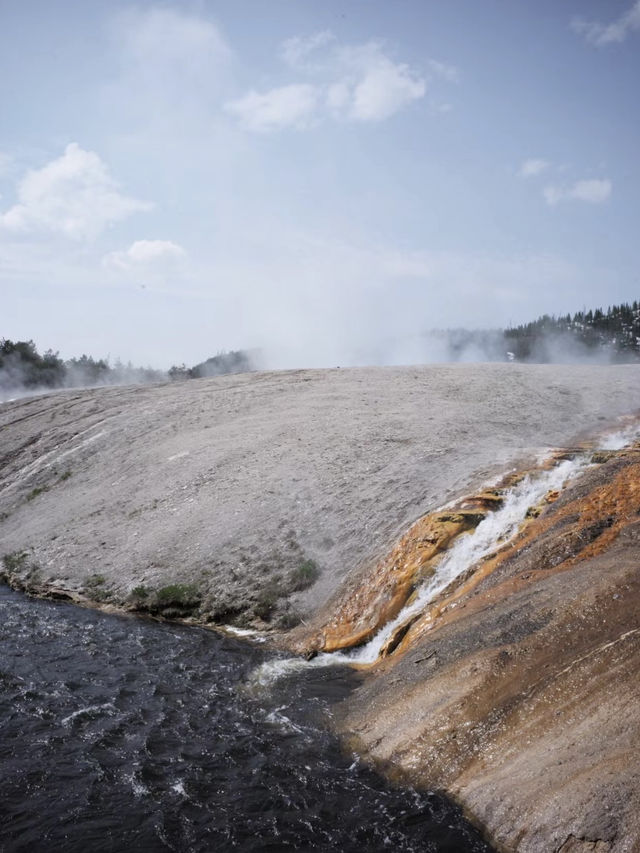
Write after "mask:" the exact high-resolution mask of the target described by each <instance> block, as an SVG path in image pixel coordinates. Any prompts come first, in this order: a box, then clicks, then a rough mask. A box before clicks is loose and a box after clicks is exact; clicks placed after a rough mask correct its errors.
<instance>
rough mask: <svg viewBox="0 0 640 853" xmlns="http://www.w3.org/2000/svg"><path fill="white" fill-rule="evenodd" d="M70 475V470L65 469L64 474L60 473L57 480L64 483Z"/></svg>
mask: <svg viewBox="0 0 640 853" xmlns="http://www.w3.org/2000/svg"><path fill="white" fill-rule="evenodd" d="M70 476H71V471H65V472H64V474H61V475H60V479H59V480H58V482H59V483H64V481H65V480H68V479H69V477H70Z"/></svg>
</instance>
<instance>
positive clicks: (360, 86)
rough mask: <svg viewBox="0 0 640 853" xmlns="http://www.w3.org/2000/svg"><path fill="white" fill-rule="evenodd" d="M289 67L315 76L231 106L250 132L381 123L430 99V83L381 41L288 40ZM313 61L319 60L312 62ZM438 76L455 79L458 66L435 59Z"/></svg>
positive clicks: (326, 34)
mask: <svg viewBox="0 0 640 853" xmlns="http://www.w3.org/2000/svg"><path fill="white" fill-rule="evenodd" d="M281 55H282V57H283V58H284V60H285V62H286V63H287V65H289V67H291V68H294V69H295V70H296V71H298V72H299V73H303V74H305V75H307V77H310V78H311V81H312V82H310V83H292V84H290V85H287V86H281V87H278V88H275V89H271V90H269V91H267V92H262V93H261V92H256V91H255V90H251V91H250V92H248V93H247V94H246V95H244V96H243V97H241V98H239V99H238V100H235V101H232V102H231V103H228V104H227V105H226V109H227V111H228V112H230V113H232V114H234V115H235V116H236V117H237V118H238V119H239V120H240V122H241V124H243V125H244V127H245V128H247V129H248V130H253V131H265V130H276V129H281V128H284V127H296V128H301V127H308V126H309V125H311V124H314V123H317V122H318V121H320V120H322V119H327V118H334V119H340V120H343V121H364V122H376V121H382V120H384V119H387V118H389V117H390V116H392V115H394V114H395V113H397V112H398V111H399V110H401V109H403V108H404V107H406V106H408V105H409V104H410V103H411V102H412V101H415V100H419V99H420V98H422V97H424V94H425V92H426V89H427V79H426V77H425V76H423V75H422V74H420V73H419V72H417V71H414V70H413V69H411V68H410V67H409V66H408V65H407V64H405V63H402V62H395V61H393V60H392V59H390V58H389V56H387V54H386V53H385V52H384V51H383V49H382V46H381V45H380V44H378V43H377V42H368V43H366V44H361V45H339V44H337V42H336V40H335V36H333V34H332V33H330V32H329V31H323V32H321V33H316V34H315V35H313V36H310V37H308V38H303V37H301V36H296V37H294V38H291V39H288V40H287V41H286V42H284V44H283V46H282V49H281ZM311 57H312V58H313V61H311ZM430 68H431V71H432V73H433V75H435V76H439V77H443V78H445V79H449V80H452V79H454V77H455V76H457V71H456V69H454V67H453V66H450V65H445V64H444V63H441V62H435V61H433V63H432V65H431V66H430Z"/></svg>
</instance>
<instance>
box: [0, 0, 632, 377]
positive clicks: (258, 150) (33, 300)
mask: <svg viewBox="0 0 640 853" xmlns="http://www.w3.org/2000/svg"><path fill="white" fill-rule="evenodd" d="M638 80H640V2H635V3H634V2H633V0H622V2H618V0H606V2H604V0H600V2H594V0H555V2H550V0H537V2H535V3H530V2H524V0H522V2H518V0H482V2H480V0H451V2H446V3H445V2H442V0H439V2H432V1H431V0H393V2H390V0H351V2H347V0H343V1H342V2H330V0H323V2H319V0H316V2H311V0H269V2H268V3H267V2H264V0H235V2H226V0H224V1H223V0H220V2H216V0H208V2H204V0H202V1H201V2H173V3H148V2H139V3H137V4H135V5H132V4H131V3H125V2H119V0H115V2H114V0H111V2H91V0H85V2H80V0H76V2H71V0H56V2H55V3H52V2H50V0H47V2H44V0H22V2H20V3H17V2H13V0H0V93H1V95H0V97H1V100H0V284H1V287H2V303H1V305H2V324H1V328H0V335H2V336H5V337H9V338H12V339H25V338H27V339H28V338H33V339H34V340H35V341H36V343H37V345H38V346H39V348H40V349H46V348H48V347H51V348H53V349H56V350H59V351H60V353H61V355H63V356H65V357H69V356H71V355H78V354H80V353H82V352H86V353H90V354H92V355H94V356H96V357H103V356H106V355H107V354H108V355H110V356H111V358H112V359H113V358H116V357H120V358H122V359H124V360H128V359H131V360H133V361H134V362H136V363H141V364H151V365H154V366H158V367H167V366H169V365H170V364H172V363H176V362H183V361H184V362H187V363H194V362H197V361H200V360H202V359H204V358H207V357H208V356H210V355H213V354H215V353H216V352H218V351H220V350H223V349H235V348H239V347H261V348H262V349H263V350H264V352H265V353H266V363H267V364H268V365H269V366H278V367H280V366H331V365H335V364H342V365H346V364H352V363H367V362H369V361H388V362H398V361H410V360H412V353H413V350H412V349H411V347H408V348H406V347H404V346H403V343H402V342H403V341H404V342H406V341H410V340H415V338H416V336H417V335H419V334H420V332H422V331H423V330H427V329H431V328H438V327H439V328H444V327H452V326H460V325H465V326H468V327H482V328H489V327H496V326H504V325H506V324H510V323H520V322H526V321H527V320H529V319H533V318H535V317H536V316H537V315H539V314H541V313H545V312H546V313H556V314H558V313H566V312H567V311H571V312H573V311H576V310H580V309H581V308H583V307H587V308H589V307H597V306H607V305H609V304H612V303H618V302H622V301H628V300H633V299H636V298H638V297H639V296H640V273H639V271H638V264H637V254H638V248H637V245H638V242H637V229H638V222H640V163H639V157H638V149H639V142H640V139H639V133H638V104H639V101H638V94H637V91H638Z"/></svg>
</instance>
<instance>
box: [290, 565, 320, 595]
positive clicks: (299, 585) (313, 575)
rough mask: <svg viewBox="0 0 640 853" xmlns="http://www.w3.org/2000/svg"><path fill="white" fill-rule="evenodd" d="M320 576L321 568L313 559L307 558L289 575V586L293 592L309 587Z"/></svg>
mask: <svg viewBox="0 0 640 853" xmlns="http://www.w3.org/2000/svg"><path fill="white" fill-rule="evenodd" d="M319 577H320V570H319V569H318V567H317V566H316V564H315V562H314V561H313V560H305V561H304V563H301V564H300V565H299V566H298V568H297V569H294V570H293V571H292V572H291V574H290V575H289V587H290V589H291V591H292V592H300V591H301V590H303V589H309V587H310V586H313V585H314V583H315V582H316V581H317V580H318V578H319Z"/></svg>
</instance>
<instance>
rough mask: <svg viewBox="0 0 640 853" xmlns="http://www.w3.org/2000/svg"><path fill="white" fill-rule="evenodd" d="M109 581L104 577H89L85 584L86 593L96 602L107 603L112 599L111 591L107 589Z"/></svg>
mask: <svg viewBox="0 0 640 853" xmlns="http://www.w3.org/2000/svg"><path fill="white" fill-rule="evenodd" d="M106 582H107V579H106V578H105V577H104V575H89V577H87V578H86V580H85V582H84V591H85V592H86V593H87V595H89V596H90V597H91V598H92V599H93V600H94V601H106V600H107V599H108V598H111V595H112V593H111V591H110V590H108V589H105V584H106Z"/></svg>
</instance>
